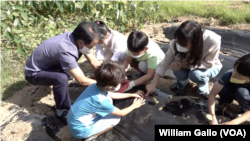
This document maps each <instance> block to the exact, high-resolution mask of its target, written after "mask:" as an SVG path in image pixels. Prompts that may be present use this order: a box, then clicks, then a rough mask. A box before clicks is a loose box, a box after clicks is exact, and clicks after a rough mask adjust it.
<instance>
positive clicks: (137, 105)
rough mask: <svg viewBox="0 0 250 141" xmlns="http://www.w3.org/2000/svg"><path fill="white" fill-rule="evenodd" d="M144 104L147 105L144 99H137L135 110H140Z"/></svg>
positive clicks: (134, 104)
mask: <svg viewBox="0 0 250 141" xmlns="http://www.w3.org/2000/svg"><path fill="white" fill-rule="evenodd" d="M144 104H145V99H143V98H135V100H134V102H133V104H132V105H133V106H134V108H139V107H141V106H142V105H144Z"/></svg>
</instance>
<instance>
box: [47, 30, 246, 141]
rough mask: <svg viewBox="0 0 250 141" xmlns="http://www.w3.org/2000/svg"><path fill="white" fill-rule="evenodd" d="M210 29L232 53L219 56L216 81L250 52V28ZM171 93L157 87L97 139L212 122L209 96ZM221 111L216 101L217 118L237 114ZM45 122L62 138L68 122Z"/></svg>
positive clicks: (133, 138)
mask: <svg viewBox="0 0 250 141" xmlns="http://www.w3.org/2000/svg"><path fill="white" fill-rule="evenodd" d="M177 28H178V27H171V28H166V29H164V33H165V36H166V38H168V39H170V40H172V39H173V35H174V34H173V33H174V32H175V30H176V29H177ZM207 29H210V30H212V31H214V32H216V33H217V34H219V35H221V36H222V43H221V51H222V52H224V53H228V54H229V55H230V57H229V56H225V55H222V54H220V56H219V58H220V59H221V62H222V64H223V68H222V69H221V71H220V73H219V74H218V75H217V77H216V78H213V79H211V80H210V81H211V82H215V81H217V80H218V79H219V78H220V77H221V76H222V74H223V73H224V72H225V71H227V70H229V69H232V68H233V64H234V62H235V61H236V60H237V59H238V58H239V57H241V56H242V55H245V54H248V53H249V52H250V32H243V31H230V30H222V29H211V28H207ZM168 47H169V46H168V45H167V44H166V45H163V47H162V50H163V51H164V52H166V51H167V49H168ZM165 77H167V78H173V79H174V78H175V77H174V76H173V74H171V70H170V71H167V72H166V73H165ZM139 89H140V90H143V91H144V92H145V93H146V91H145V86H144V85H141V86H137V87H134V88H133V89H132V90H130V91H129V92H136V91H137V90H139ZM172 93H173V92H172V91H165V90H164V92H163V91H159V90H156V91H155V92H154V93H153V95H150V96H148V97H146V104H145V105H143V106H142V107H140V108H138V109H135V110H134V111H132V112H131V113H129V114H128V115H126V116H124V117H122V119H121V121H120V123H119V124H118V125H117V126H115V127H114V128H113V129H112V130H110V131H108V132H106V133H104V134H102V135H101V136H99V137H98V138H97V139H96V141H102V140H108V141H117V140H119V141H151V140H154V133H155V132H154V126H155V125H156V124H164V125H173V124H174V125H180V124H181V125H197V124H198V125H207V124H209V121H208V120H207V119H206V114H207V113H208V107H207V105H208V104H207V101H206V100H201V99H198V98H196V97H192V96H176V95H172V96H170V95H171V94H172ZM152 97H155V98H156V100H158V101H159V103H158V104H157V103H155V100H154V99H153V98H152ZM170 97H172V98H170ZM169 98H170V99H169ZM132 102H133V99H124V100H115V101H114V105H115V106H116V107H118V108H120V109H123V108H126V107H128V106H130V105H131V104H132ZM167 103H168V104H167ZM222 113H223V111H222V108H219V107H218V106H217V105H216V115H217V119H218V120H223V121H222V122H225V121H229V120H231V119H233V118H235V117H232V116H230V115H228V114H227V113H226V112H225V113H224V115H223V118H222ZM43 122H44V123H45V124H44V126H45V129H46V132H47V134H49V135H50V136H51V137H52V138H54V139H55V140H60V138H59V137H57V136H56V133H57V132H59V131H60V129H61V128H62V127H63V126H66V125H64V124H63V123H61V122H60V121H59V120H58V119H56V118H55V117H53V116H50V117H47V118H45V119H44V120H43ZM243 124H248V125H250V122H244V123H243Z"/></svg>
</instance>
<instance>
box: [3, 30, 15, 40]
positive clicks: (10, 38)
mask: <svg viewBox="0 0 250 141" xmlns="http://www.w3.org/2000/svg"><path fill="white" fill-rule="evenodd" d="M5 36H6V37H7V38H8V39H9V40H12V38H13V36H12V34H11V33H9V32H6V33H5Z"/></svg>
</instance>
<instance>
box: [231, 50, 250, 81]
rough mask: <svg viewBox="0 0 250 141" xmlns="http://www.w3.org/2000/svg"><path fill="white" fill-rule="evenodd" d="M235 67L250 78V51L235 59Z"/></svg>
mask: <svg viewBox="0 0 250 141" xmlns="http://www.w3.org/2000/svg"><path fill="white" fill-rule="evenodd" d="M234 68H236V70H237V72H238V73H239V74H241V75H243V76H247V77H248V78H250V53H249V54H246V55H244V56H242V57H240V58H239V59H238V60H237V61H235V63H234Z"/></svg>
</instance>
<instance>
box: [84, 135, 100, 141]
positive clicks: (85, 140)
mask: <svg viewBox="0 0 250 141" xmlns="http://www.w3.org/2000/svg"><path fill="white" fill-rule="evenodd" d="M96 138H97V136H95V135H93V136H90V137H88V138H85V139H82V141H95V139H96Z"/></svg>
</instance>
